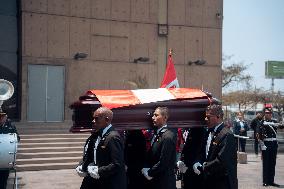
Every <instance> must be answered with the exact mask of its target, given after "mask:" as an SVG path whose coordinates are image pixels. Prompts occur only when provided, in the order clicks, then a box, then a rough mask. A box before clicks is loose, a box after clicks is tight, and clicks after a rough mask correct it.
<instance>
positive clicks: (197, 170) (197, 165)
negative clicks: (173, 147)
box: [193, 162, 202, 175]
mask: <svg viewBox="0 0 284 189" xmlns="http://www.w3.org/2000/svg"><path fill="white" fill-rule="evenodd" d="M199 167H200V168H202V165H201V163H199V162H196V163H195V164H194V165H193V171H194V172H195V174H197V175H200V173H201V172H200V170H199V169H198V168H199Z"/></svg>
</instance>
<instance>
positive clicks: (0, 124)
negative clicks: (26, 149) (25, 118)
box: [0, 111, 20, 189]
mask: <svg viewBox="0 0 284 189" xmlns="http://www.w3.org/2000/svg"><path fill="white" fill-rule="evenodd" d="M9 133H16V134H17V140H18V142H19V141H20V136H19V134H18V132H17V129H16V127H15V126H14V125H13V124H12V123H11V121H10V120H9V119H8V116H7V114H6V113H5V112H2V111H1V112H0V134H9ZM0 150H1V149H0ZM7 153H8V152H7ZM0 161H1V159H0ZM1 168H2V167H0V188H1V189H6V187H7V180H8V177H9V172H10V170H9V169H1Z"/></svg>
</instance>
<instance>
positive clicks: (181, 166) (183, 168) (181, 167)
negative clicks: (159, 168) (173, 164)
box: [177, 161, 188, 173]
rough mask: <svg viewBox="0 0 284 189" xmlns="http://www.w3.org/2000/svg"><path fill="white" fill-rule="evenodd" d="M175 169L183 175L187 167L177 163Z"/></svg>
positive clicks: (180, 162)
mask: <svg viewBox="0 0 284 189" xmlns="http://www.w3.org/2000/svg"><path fill="white" fill-rule="evenodd" d="M177 167H178V170H179V172H181V173H185V172H186V170H187V169H188V167H187V166H186V165H185V164H184V162H183V161H178V162H177Z"/></svg>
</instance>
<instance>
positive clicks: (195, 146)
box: [181, 127, 206, 189]
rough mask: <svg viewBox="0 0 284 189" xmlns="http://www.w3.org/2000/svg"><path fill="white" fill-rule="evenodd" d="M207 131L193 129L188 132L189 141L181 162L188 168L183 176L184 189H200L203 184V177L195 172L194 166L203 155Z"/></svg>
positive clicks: (185, 146) (183, 151)
mask: <svg viewBox="0 0 284 189" xmlns="http://www.w3.org/2000/svg"><path fill="white" fill-rule="evenodd" d="M205 134H206V129H205V128H203V127H199V128H191V129H190V130H189V131H188V135H187V139H186V142H185V145H184V147H183V150H182V154H181V160H182V161H183V162H184V163H185V165H186V166H187V167H188V169H187V171H186V172H185V174H184V175H183V183H184V189H199V188H200V185H201V183H202V179H203V178H202V175H197V174H195V173H194V171H193V168H192V167H193V164H194V163H195V161H196V158H197V157H198V156H199V154H200V153H201V150H202V148H201V144H202V142H203V140H204V137H205Z"/></svg>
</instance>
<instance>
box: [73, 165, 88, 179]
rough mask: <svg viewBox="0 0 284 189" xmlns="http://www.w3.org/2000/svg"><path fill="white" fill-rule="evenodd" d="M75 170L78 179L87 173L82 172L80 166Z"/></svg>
mask: <svg viewBox="0 0 284 189" xmlns="http://www.w3.org/2000/svg"><path fill="white" fill-rule="evenodd" d="M75 170H76V172H77V174H78V175H79V176H80V177H85V176H87V173H86V172H84V171H83V170H82V165H79V166H77V167H76V169H75Z"/></svg>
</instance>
